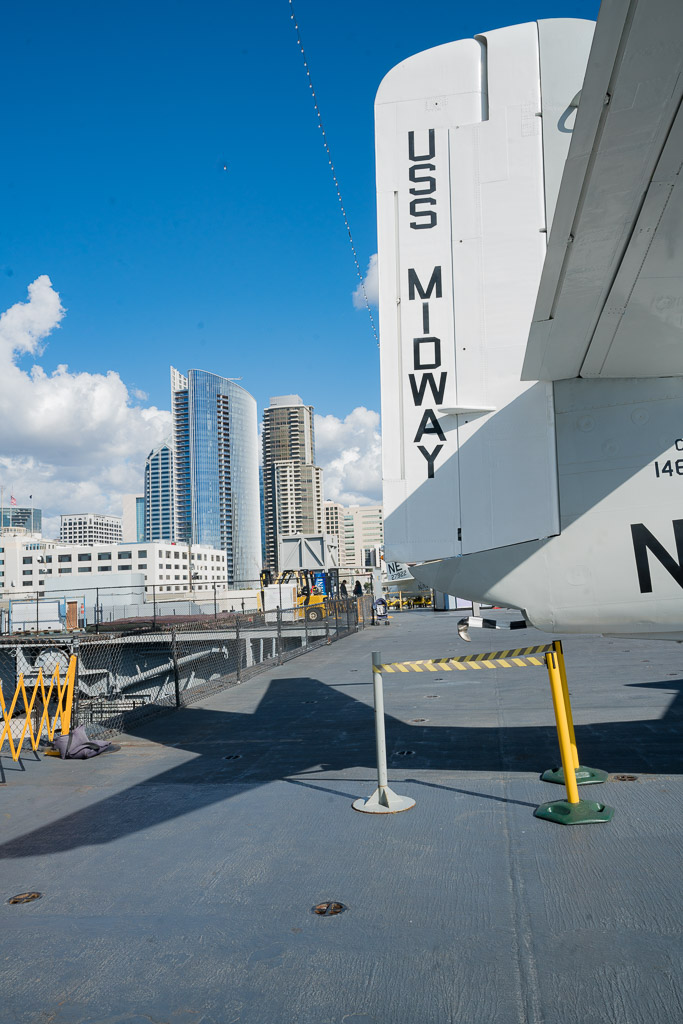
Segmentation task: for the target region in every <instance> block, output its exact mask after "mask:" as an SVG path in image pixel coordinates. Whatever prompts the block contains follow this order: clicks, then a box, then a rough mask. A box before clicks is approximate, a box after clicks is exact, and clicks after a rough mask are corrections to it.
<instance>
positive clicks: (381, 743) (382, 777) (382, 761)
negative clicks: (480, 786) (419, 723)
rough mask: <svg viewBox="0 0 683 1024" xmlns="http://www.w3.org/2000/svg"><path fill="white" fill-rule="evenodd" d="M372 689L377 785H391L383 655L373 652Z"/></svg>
mask: <svg viewBox="0 0 683 1024" xmlns="http://www.w3.org/2000/svg"><path fill="white" fill-rule="evenodd" d="M372 688H373V691H374V698H375V744H376V747H377V785H378V786H379V787H380V788H383V787H386V786H388V785H389V780H388V779H387V740H386V733H385V731H384V689H383V686H382V655H381V654H380V653H379V651H373V652H372Z"/></svg>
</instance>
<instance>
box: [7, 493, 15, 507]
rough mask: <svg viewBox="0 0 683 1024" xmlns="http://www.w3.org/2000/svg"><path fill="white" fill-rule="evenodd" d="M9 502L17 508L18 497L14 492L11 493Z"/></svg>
mask: <svg viewBox="0 0 683 1024" xmlns="http://www.w3.org/2000/svg"><path fill="white" fill-rule="evenodd" d="M9 503H10V505H11V506H12V508H16V504H17V499H16V498H15V497H14V495H13V494H10V497H9Z"/></svg>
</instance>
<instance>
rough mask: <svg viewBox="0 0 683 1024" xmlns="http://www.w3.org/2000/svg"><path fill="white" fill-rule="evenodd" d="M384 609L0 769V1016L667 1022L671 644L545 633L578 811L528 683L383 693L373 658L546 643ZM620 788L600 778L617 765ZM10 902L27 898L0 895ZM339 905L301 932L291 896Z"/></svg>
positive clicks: (674, 709)
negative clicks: (295, 652) (121, 726)
mask: <svg viewBox="0 0 683 1024" xmlns="http://www.w3.org/2000/svg"><path fill="white" fill-rule="evenodd" d="M457 617H458V613H441V614H439V613H434V612H431V611H414V612H405V613H403V614H400V615H399V614H397V615H395V616H394V617H393V618H392V619H391V624H390V625H389V626H384V625H382V626H376V627H374V628H368V629H366V630H365V631H363V632H361V633H358V634H356V635H353V636H350V637H348V638H346V639H344V640H341V641H340V642H338V643H336V644H334V645H332V646H330V647H325V648H322V649H319V650H316V651H313V652H311V653H309V654H307V655H305V656H303V657H301V658H298V659H297V660H295V661H293V662H289V663H287V664H285V665H283V666H282V667H280V668H276V669H273V670H271V671H268V672H267V673H264V674H263V675H260V676H257V677H255V678H252V679H251V680H249V681H248V682H245V683H243V684H242V685H240V686H237V687H234V688H231V689H227V690H225V691H222V692H220V693H218V694H216V695H214V696H212V697H210V698H208V699H206V700H204V701H202V702H199V703H197V704H194V705H192V706H190V707H187V708H182V709H180V710H178V711H174V712H172V713H169V714H165V715H163V716H160V717H158V718H156V719H154V720H152V721H149V722H147V723H145V724H144V726H141V727H140V728H139V729H138V730H136V731H135V733H134V734H127V735H125V736H122V737H120V738H119V742H120V743H121V749H120V750H119V751H118V752H114V753H110V754H104V755H102V756H100V757H98V758H94V759H92V760H90V761H60V760H58V759H55V758H50V757H38V758H36V757H34V755H32V754H30V753H29V755H27V756H26V757H24V758H23V759H22V761H21V763H19V764H13V763H12V761H11V760H10V759H9V758H8V757H6V756H3V757H2V783H3V784H2V785H0V801H1V803H2V809H1V813H0V821H1V822H2V834H1V837H0V859H1V860H2V864H1V866H0V878H1V879H2V881H1V883H0V919H1V923H0V927H1V929H2V936H3V942H2V947H3V953H2V971H1V978H2V997H1V1001H0V1024H38V1022H44V1024H149V1022H153V1024H237V1022H240V1024H607V1022H608V1024H659V1022H661V1024H665V1022H666V1024H671V1022H674V1021H681V1020H683V970H682V968H681V965H682V956H681V922H682V920H683V915H682V914H681V909H682V908H681V903H682V901H681V888H682V887H681V868H682V866H683V865H682V856H681V854H682V850H683V813H682V811H683V799H682V797H683V784H682V782H683V780H682V761H681V732H682V725H683V715H682V713H681V705H682V703H683V702H682V701H681V696H680V693H681V686H682V684H683V651H682V650H681V647H680V646H679V645H678V644H674V643H666V642H653V641H636V640H609V639H605V638H600V637H589V636H585V637H584V636H581V637H573V638H572V637H569V638H565V640H564V646H565V657H566V662H567V672H568V678H569V687H570V691H571V694H572V701H573V708H574V717H575V722H576V732H577V742H578V750H579V756H580V759H581V762H582V764H586V765H589V766H591V767H594V768H603V769H605V770H607V771H609V772H610V773H612V774H611V776H610V779H609V781H608V782H607V783H606V784H604V785H602V786H590V787H581V788H580V790H579V795H580V796H581V797H582V798H585V799H593V800H600V801H602V802H604V803H607V804H610V805H611V806H613V807H614V808H615V814H614V819H613V821H611V822H610V823H607V824H605V823H602V824H596V825H580V826H572V827H563V826H560V825H555V824H552V823H550V822H547V821H542V820H539V819H537V818H535V817H534V816H533V811H534V808H535V807H536V806H537V805H538V804H540V803H542V802H544V801H547V800H550V799H552V798H553V797H555V796H557V797H560V796H561V795H562V792H563V791H562V790H561V789H560V788H559V787H557V786H552V785H549V784H546V783H543V782H541V781H540V780H539V774H540V772H542V771H543V770H544V769H546V768H550V767H554V766H556V765H557V764H558V763H559V754H558V745H557V736H556V733H555V728H554V720H553V714H552V704H551V699H550V692H549V685H548V677H547V673H546V671H545V669H544V668H511V669H495V670H481V671H467V672H457V673H456V672H450V673H449V672H442V671H439V672H436V673H410V674H405V675H404V674H393V675H385V677H384V699H385V705H386V716H387V717H386V733H387V749H388V751H389V784H390V786H391V787H392V788H393V789H394V790H395V791H396V792H397V793H399V794H401V795H407V796H411V797H413V798H414V799H415V800H416V801H417V803H416V806H415V807H414V808H412V809H411V810H409V811H406V812H404V813H401V814H395V815H370V814H360V813H357V812H355V811H354V810H353V809H352V807H351V804H352V801H353V800H355V799H356V798H357V797H366V796H369V795H370V794H371V793H372V791H373V790H374V788H375V785H376V773H375V743H374V725H373V710H372V676H371V668H370V665H371V652H372V651H373V650H376V651H380V652H381V653H382V657H383V660H384V661H387V662H388V661H402V660H408V659H410V660H416V659H421V658H433V657H447V656H455V655H460V654H471V653H476V652H477V651H489V650H500V649H504V648H508V647H519V646H524V645H528V644H536V643H544V642H547V640H548V639H549V637H548V636H547V635H545V634H541V633H538V632H536V631H534V630H523V631H514V632H504V631H496V632H493V631H472V635H473V642H472V643H470V644H466V643H464V642H463V641H461V640H460V639H459V638H458V636H457V631H456V628H455V627H456V621H457ZM616 775H624V776H635V778H634V779H624V780H622V781H618V780H617V779H616V778H615V776H616ZM25 891H38V892H41V893H42V898H41V899H39V900H36V901H34V902H31V903H26V904H15V905H11V904H9V903H8V902H7V900H8V899H9V898H10V897H12V896H13V895H15V894H17V893H21V892H25ZM323 901H339V902H341V903H343V904H344V905H345V906H346V908H347V909H346V910H345V911H344V912H343V913H341V914H339V915H337V916H317V915H316V914H314V913H313V912H312V908H313V907H314V905H316V904H319V903H321V902H323Z"/></svg>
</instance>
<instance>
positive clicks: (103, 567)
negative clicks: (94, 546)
mask: <svg viewBox="0 0 683 1024" xmlns="http://www.w3.org/2000/svg"><path fill="white" fill-rule="evenodd" d="M98 571H99V572H111V566H110V565H101V566H100V568H99V570H98Z"/></svg>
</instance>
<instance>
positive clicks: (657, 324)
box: [522, 0, 683, 380]
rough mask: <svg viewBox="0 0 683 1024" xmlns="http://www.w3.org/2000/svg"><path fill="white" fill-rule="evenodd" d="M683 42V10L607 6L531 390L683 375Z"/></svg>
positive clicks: (582, 97)
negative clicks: (579, 380) (584, 380)
mask: <svg viewBox="0 0 683 1024" xmlns="http://www.w3.org/2000/svg"><path fill="white" fill-rule="evenodd" d="M682 40H683V3H681V0H631V2H630V3H626V2H625V0H603V2H602V7H601V9H600V16H599V18H598V23H597V27H596V30H595V36H594V40H593V45H592V48H591V52H590V57H589V61H588V67H587V70H586V76H585V80H584V84H583V88H582V90H581V93H580V94H579V97H578V98H577V99H576V100H575V104H578V110H577V113H576V123H575V126H574V130H573V137H572V140H571V144H570V148H569V153H568V158H567V162H566V165H565V169H564V173H563V176H562V182H561V186H560V191H559V195H558V199H557V206H556V209H555V216H554V219H553V223H552V229H551V232H550V237H549V239H548V249H547V254H546V258H545V262H544V265H543V270H542V275H541V282H540V287H539V291H538V296H537V300H536V307H535V310H534V315H533V322H532V326H531V331H530V334H529V340H528V344H527V349H526V354H525V359H524V366H523V370H522V380H562V379H566V378H572V377H622V378H623V377H671V376H680V375H682V374H683V180H682V179H683V173H681V167H682V166H683V108H682V105H681V97H682V96H683V42H682ZM565 121H566V122H569V124H570V121H571V119H570V117H569V116H567V115H565ZM568 130H571V129H570V128H569V127H568Z"/></svg>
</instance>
